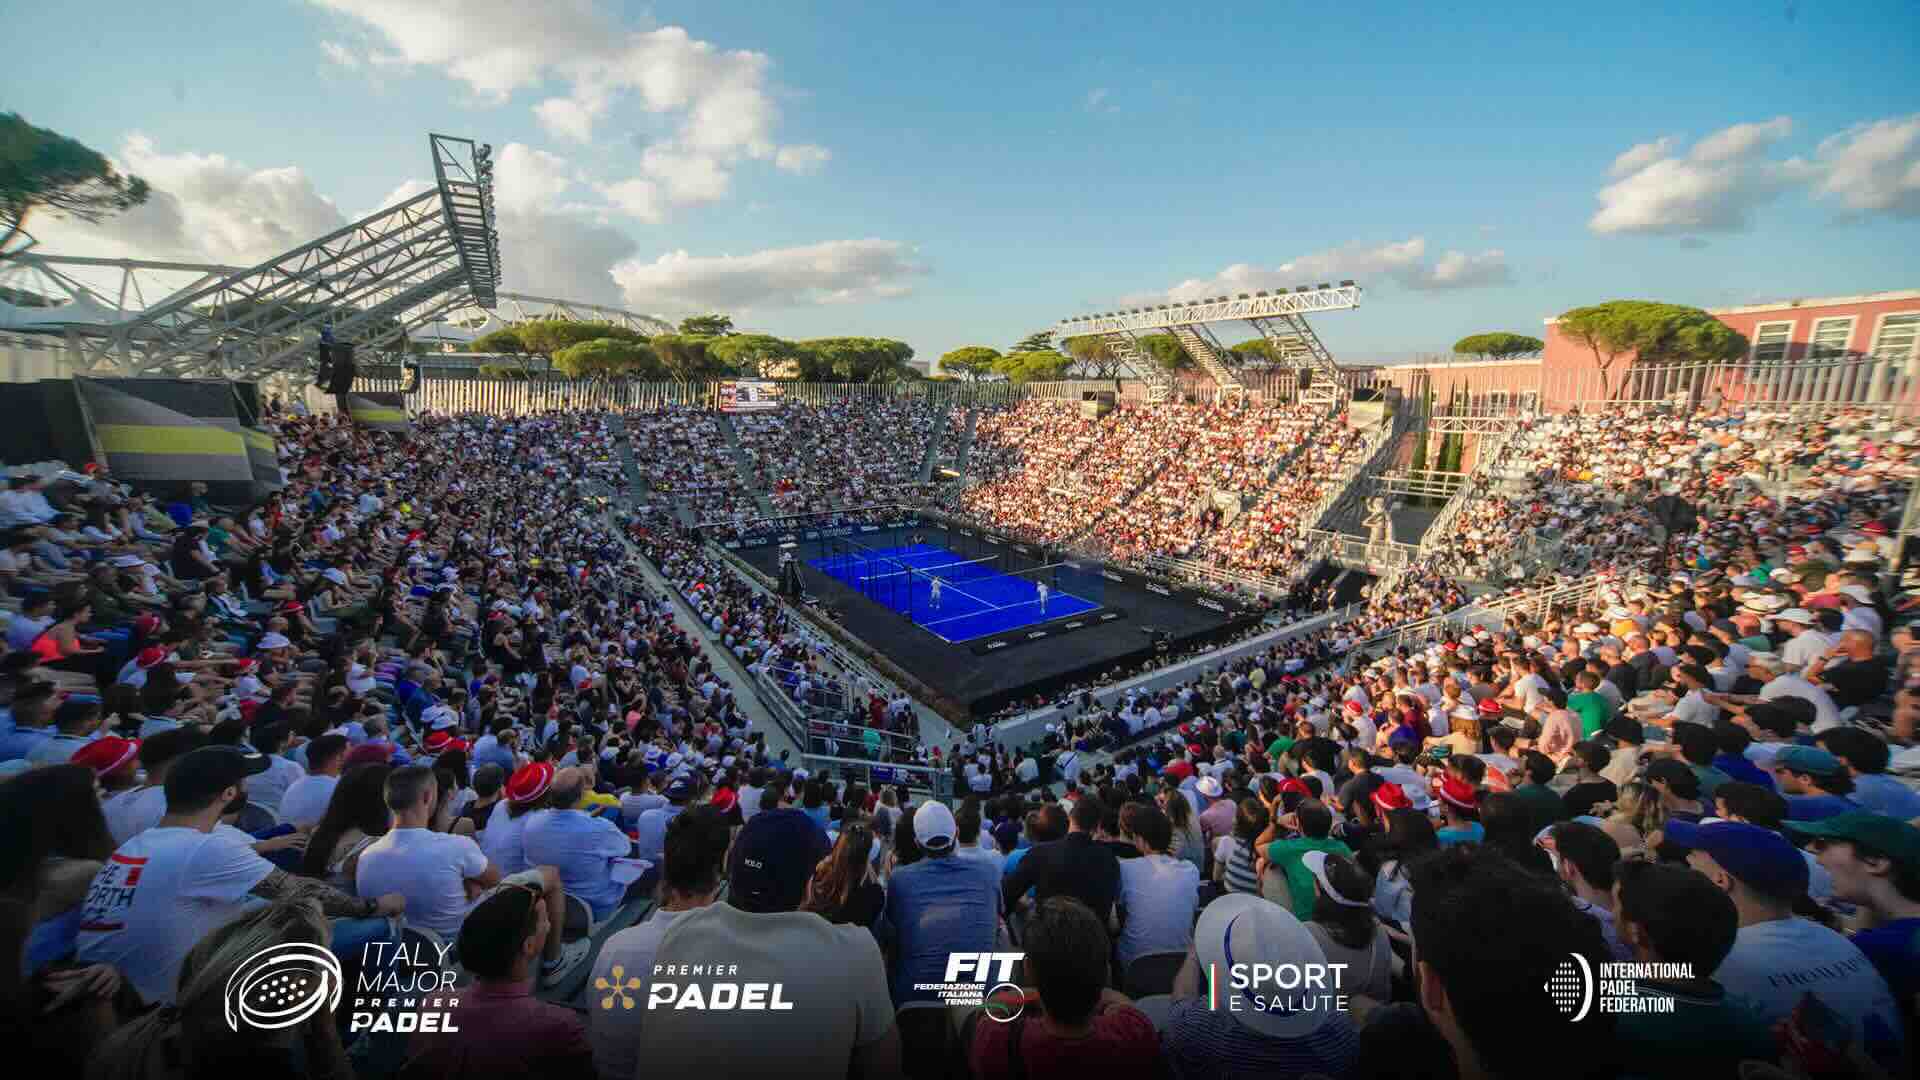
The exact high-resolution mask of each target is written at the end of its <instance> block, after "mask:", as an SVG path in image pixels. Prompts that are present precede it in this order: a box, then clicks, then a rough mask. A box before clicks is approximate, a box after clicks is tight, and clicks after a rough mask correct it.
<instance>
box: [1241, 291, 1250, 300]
mask: <svg viewBox="0 0 1920 1080" xmlns="http://www.w3.org/2000/svg"><path fill="white" fill-rule="evenodd" d="M1240 299H1242V300H1248V299H1251V297H1249V296H1248V295H1247V294H1246V293H1241V294H1240Z"/></svg>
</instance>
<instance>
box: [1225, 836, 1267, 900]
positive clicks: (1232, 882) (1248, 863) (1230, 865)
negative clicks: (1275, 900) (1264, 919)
mask: <svg viewBox="0 0 1920 1080" xmlns="http://www.w3.org/2000/svg"><path fill="white" fill-rule="evenodd" d="M1253 859H1254V854H1253V846H1252V845H1251V844H1245V843H1242V842H1241V841H1240V840H1239V839H1237V838H1236V839H1235V840H1234V842H1233V854H1232V855H1230V856H1228V857H1227V891H1228V892H1237V893H1252V894H1253V895H1255V896H1259V895H1260V878H1259V877H1258V876H1257V875H1255V874H1254V872H1253Z"/></svg>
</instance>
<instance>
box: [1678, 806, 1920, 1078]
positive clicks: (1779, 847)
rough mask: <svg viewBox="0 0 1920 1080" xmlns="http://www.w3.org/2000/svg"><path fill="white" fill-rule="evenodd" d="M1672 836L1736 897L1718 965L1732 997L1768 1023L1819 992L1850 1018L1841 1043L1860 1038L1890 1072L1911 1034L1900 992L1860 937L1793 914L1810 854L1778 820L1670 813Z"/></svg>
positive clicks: (1700, 868) (1844, 1019)
mask: <svg viewBox="0 0 1920 1080" xmlns="http://www.w3.org/2000/svg"><path fill="white" fill-rule="evenodd" d="M1665 836H1666V842H1667V843H1669V844H1673V845H1676V846H1679V847H1684V848H1686V849H1688V854H1687V864H1688V865H1689V866H1692V867H1693V868H1694V869H1695V870H1698V871H1700V872H1701V873H1703V874H1705V875H1706V876H1707V877H1708V878H1709V879H1710V880H1711V881H1713V883H1714V884H1715V885H1718V886H1719V887H1720V888H1721V889H1723V890H1725V891H1726V893H1727V895H1728V896H1730V897H1732V898H1733V905H1734V910H1736V911H1737V912H1739V915H1740V931H1739V933H1738V934H1737V935H1736V936H1735V937H1734V941H1733V951H1732V952H1730V953H1728V954H1727V958H1726V960H1724V961H1722V962H1721V964H1720V967H1719V968H1718V969H1716V970H1715V971H1714V973H1713V977H1714V980H1715V981H1716V982H1718V983H1719V984H1720V985H1722V986H1724V987H1726V990H1727V995H1728V996H1729V997H1730V998H1744V999H1745V1000H1746V1003H1747V1004H1749V1005H1750V1006H1751V1007H1752V1008H1753V1009H1755V1010H1756V1011H1757V1012H1758V1013H1759V1017H1760V1019H1761V1020H1762V1021H1764V1022H1766V1023H1769V1024H1771V1023H1776V1022H1779V1021H1782V1020H1785V1019H1787V1018H1788V1017H1789V1016H1791V1015H1792V1014H1793V1012H1794V1010H1795V1009H1796V1007H1798V1006H1799V1004H1800V1001H1801V998H1803V997H1804V996H1806V995H1808V994H1812V995H1814V996H1816V997H1818V998H1819V1000H1820V1001H1821V1003H1822V1004H1823V1005H1825V1006H1826V1008H1827V1009H1829V1010H1831V1011H1832V1012H1833V1013H1836V1014H1838V1016H1839V1019H1840V1021H1841V1022H1842V1023H1844V1024H1845V1025H1846V1027H1847V1033H1848V1036H1849V1037H1848V1038H1847V1039H1845V1040H1842V1041H1841V1042H1840V1043H1839V1045H1846V1044H1848V1043H1857V1044H1858V1045H1859V1046H1860V1048H1861V1049H1863V1050H1864V1051H1865V1052H1866V1053H1867V1055H1868V1056H1869V1057H1871V1058H1873V1059H1874V1060H1876V1061H1877V1062H1879V1064H1880V1067H1881V1068H1883V1069H1886V1070H1887V1071H1888V1075H1900V1073H1899V1065H1898V1064H1897V1063H1898V1062H1899V1061H1900V1060H1901V1057H1902V1044H1903V1042H1904V1035H1903V1028H1902V1020H1901V1016H1900V1008H1899V1006H1898V1005H1897V1004H1896V1003H1895V1001H1894V999H1893V992H1892V991H1891V990H1889V989H1888V987H1887V982H1886V980H1885V979H1884V978H1882V977H1881V975H1880V973H1879V971H1877V970H1876V969H1875V968H1874V966H1873V964H1872V962H1871V961H1869V960H1868V959H1867V958H1866V955H1865V954H1864V953H1862V952H1861V951H1860V949H1859V947H1858V946H1856V945H1854V944H1853V943H1852V942H1850V941H1848V940H1847V939H1846V937H1845V936H1844V935H1842V934H1840V933H1838V932H1837V931H1834V930H1829V929H1828V928H1826V927H1824V926H1822V925H1820V924H1819V923H1817V922H1814V921H1812V920H1810V919H1803V918H1801V917H1799V916H1797V915H1795V914H1794V913H1793V905H1794V902H1795V901H1796V900H1797V899H1798V898H1799V897H1800V896H1801V895H1802V894H1804V893H1805V892H1806V891H1807V880H1808V871H1807V862H1806V859H1805V858H1804V857H1803V856H1802V855H1801V853H1800V851H1799V850H1798V849H1796V848H1795V847H1794V846H1793V844H1791V843H1790V842H1788V841H1787V839H1786V838H1785V837H1783V836H1781V835H1780V834H1779V833H1777V832H1774V831H1773V830H1771V829H1766V828H1762V827H1760V826H1758V825H1749V824H1745V823H1741V822H1726V821H1723V822H1715V823H1712V824H1708V825H1694V824H1690V823H1687V822H1681V821H1669V822H1667V826H1666V831H1665Z"/></svg>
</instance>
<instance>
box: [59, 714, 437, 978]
mask: <svg viewBox="0 0 1920 1080" xmlns="http://www.w3.org/2000/svg"><path fill="white" fill-rule="evenodd" d="M266 770H267V760H266V757H265V756H264V755H261V754H249V753H247V752H245V751H243V750H240V749H239V748H237V747H231V746H206V747H201V748H200V749H198V750H194V751H192V752H190V753H188V754H186V755H184V756H183V757H181V759H180V760H179V761H176V762H174V763H173V767H172V768H171V769H170V770H169V771H168V773H167V782H166V789H165V790H166V800H167V804H166V805H167V812H166V814H165V815H164V816H163V817H161V818H160V821H159V824H157V825H155V826H154V827H153V828H151V829H147V830H144V831H142V832H140V833H138V834H136V835H135V836H133V837H132V838H131V839H129V840H127V841H126V842H125V843H123V844H121V845H120V846H119V848H118V849H116V850H115V851H114V853H113V857H112V858H110V859H108V860H107V864H106V865H105V866H104V867H102V868H101V870H100V873H99V874H98V875H97V876H96V877H95V878H94V880H93V885H92V887H91V888H90V889H89V890H88V892H87V899H86V903H85V905H84V906H83V908H82V911H81V916H80V938H79V956H80V959H81V961H82V962H83V963H90V964H91V963H104V964H112V965H114V966H115V967H117V968H119V969H120V970H121V972H122V973H124V974H125V976H126V977H127V980H128V982H130V983H131V984H132V985H133V988H134V989H135V990H137V991H139V992H140V996H141V997H143V998H146V999H147V1000H148V1001H158V1002H165V1003H172V1002H173V1001H175V1000H176V998H175V994H176V991H177V990H178V988H179V986H180V979H179V975H180V970H181V964H182V963H183V962H185V960H186V958H187V954H188V953H189V952H190V951H192V950H193V948H194V946H195V945H196V944H198V943H199V942H200V940H201V939H202V938H204V937H206V936H207V933H208V931H210V930H212V929H213V928H214V927H217V926H219V925H220V924H222V923H224V922H226V921H228V920H229V919H232V918H233V917H234V916H236V915H239V914H241V913H242V912H244V911H245V910H246V909H247V908H248V906H249V905H250V903H251V901H252V900H253V899H254V898H260V899H265V900H282V899H301V898H309V897H310V898H313V899H317V900H319V901H320V904H321V909H322V911H324V912H325V913H326V914H327V915H329V916H332V917H352V918H367V917H371V916H376V915H378V916H386V915H396V914H399V913H400V912H401V911H403V910H405V907H406V901H405V899H404V898H403V897H401V896H400V895H398V894H396V893H388V894H382V895H380V896H378V898H377V899H365V900H362V899H357V898H355V897H353V896H351V895H348V894H345V893H342V892H340V891H339V890H336V889H332V888H330V887H328V886H325V885H323V884H321V883H320V882H317V881H307V880H305V879H297V878H293V877H290V876H289V875H288V874H287V873H286V872H285V871H284V870H280V869H277V868H276V867H275V866H274V865H273V864H272V863H270V862H268V861H267V860H265V859H263V858H261V857H260V856H259V855H258V854H257V853H255V851H254V850H253V848H252V846H251V845H250V843H249V840H250V839H251V838H250V837H248V836H247V835H246V834H245V833H242V832H239V831H238V830H236V829H231V828H226V827H223V826H221V825H220V817H221V815H222V814H225V813H228V812H229V811H231V810H237V809H239V808H240V807H242V806H245V805H246V800H247V786H246V780H247V777H249V776H257V775H259V774H260V773H263V772H265V771H266ZM369 895H371V894H369Z"/></svg>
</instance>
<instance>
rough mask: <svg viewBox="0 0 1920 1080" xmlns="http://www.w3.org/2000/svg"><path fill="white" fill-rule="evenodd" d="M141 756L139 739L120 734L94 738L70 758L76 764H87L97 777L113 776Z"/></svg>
mask: <svg viewBox="0 0 1920 1080" xmlns="http://www.w3.org/2000/svg"><path fill="white" fill-rule="evenodd" d="M139 756H140V740H139V739H123V738H121V737H120V736H118V735H105V736H102V737H100V738H98V739H95V740H93V741H92V742H90V743H88V744H87V745H85V746H83V747H81V748H80V749H78V750H75V751H74V752H73V756H72V757H70V758H68V759H67V760H68V761H71V762H72V763H74V764H75V765H85V766H86V767H87V768H89V769H92V770H93V775H94V776H96V777H105V776H111V775H113V774H114V773H115V772H117V771H118V770H119V769H121V768H122V767H123V766H126V765H128V764H131V763H132V762H133V760H134V759H135V758H137V757H139Z"/></svg>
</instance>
